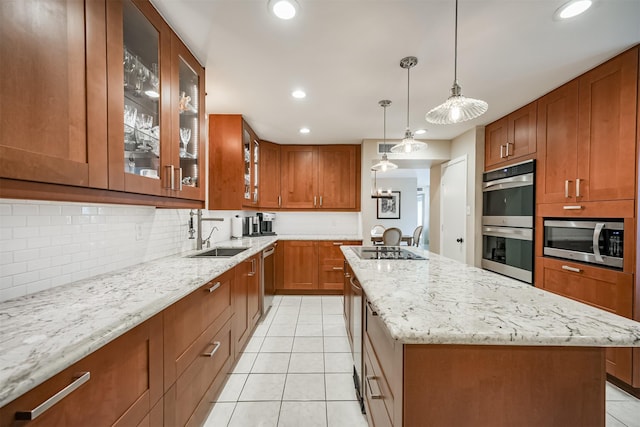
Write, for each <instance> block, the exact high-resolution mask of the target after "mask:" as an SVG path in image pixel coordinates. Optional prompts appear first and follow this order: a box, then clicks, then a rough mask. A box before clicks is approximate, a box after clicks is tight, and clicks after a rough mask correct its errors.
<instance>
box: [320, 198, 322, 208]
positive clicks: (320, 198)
mask: <svg viewBox="0 0 640 427" xmlns="http://www.w3.org/2000/svg"><path fill="white" fill-rule="evenodd" d="M320 207H322V196H320Z"/></svg>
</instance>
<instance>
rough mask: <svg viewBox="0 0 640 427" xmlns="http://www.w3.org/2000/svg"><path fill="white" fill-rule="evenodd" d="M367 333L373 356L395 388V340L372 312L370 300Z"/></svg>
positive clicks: (366, 314)
mask: <svg viewBox="0 0 640 427" xmlns="http://www.w3.org/2000/svg"><path fill="white" fill-rule="evenodd" d="M365 306H366V307H365V331H366V336H367V338H368V339H369V342H370V343H371V347H372V349H373V354H374V355H375V357H377V359H378V360H379V361H380V365H381V367H382V368H381V369H382V371H383V372H382V373H383V374H384V375H386V377H387V379H388V381H390V383H391V386H392V387H394V388H395V386H396V384H394V381H395V379H394V378H393V376H392V375H390V374H391V369H392V368H393V364H394V354H395V348H394V347H395V340H394V339H393V338H391V335H389V332H388V331H387V328H386V326H384V324H383V323H382V319H380V317H379V316H378V314H377V313H376V312H375V311H373V310H372V308H371V305H370V303H369V300H367V302H366V304H365Z"/></svg>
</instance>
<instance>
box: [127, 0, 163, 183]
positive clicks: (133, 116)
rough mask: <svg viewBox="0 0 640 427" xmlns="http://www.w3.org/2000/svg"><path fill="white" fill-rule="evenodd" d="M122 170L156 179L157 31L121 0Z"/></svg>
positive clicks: (158, 47) (158, 162)
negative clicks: (122, 47)
mask: <svg viewBox="0 0 640 427" xmlns="http://www.w3.org/2000/svg"><path fill="white" fill-rule="evenodd" d="M123 40H124V55H123V61H122V64H123V67H124V171H125V173H129V174H135V175H140V176H142V177H145V178H148V179H160V94H161V90H160V87H161V81H160V74H159V71H158V70H159V66H160V34H159V33H158V30H157V29H156V28H155V27H154V26H153V25H152V24H151V22H149V20H148V19H147V18H146V17H145V16H144V14H143V13H142V12H141V11H140V10H139V9H138V8H137V7H136V6H135V5H134V4H133V3H132V1H131V0H124V1H123Z"/></svg>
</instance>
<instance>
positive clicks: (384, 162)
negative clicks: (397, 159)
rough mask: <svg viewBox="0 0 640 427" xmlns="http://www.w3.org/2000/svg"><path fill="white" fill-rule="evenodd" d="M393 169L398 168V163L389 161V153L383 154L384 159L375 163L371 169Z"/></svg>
mask: <svg viewBox="0 0 640 427" xmlns="http://www.w3.org/2000/svg"><path fill="white" fill-rule="evenodd" d="M393 169H398V165H396V164H395V163H391V162H390V161H389V159H388V158H387V153H384V154H383V155H382V160H380V161H379V162H378V163H376V164H375V165H373V166H371V170H374V171H378V172H386V171H390V170H393Z"/></svg>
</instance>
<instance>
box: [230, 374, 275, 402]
mask: <svg viewBox="0 0 640 427" xmlns="http://www.w3.org/2000/svg"><path fill="white" fill-rule="evenodd" d="M285 379H286V374H249V376H248V377H247V381H246V382H245V384H244V388H243V389H242V393H240V398H239V399H238V400H239V401H244V402H246V401H255V400H278V401H279V400H282V391H283V390H284V382H285Z"/></svg>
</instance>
